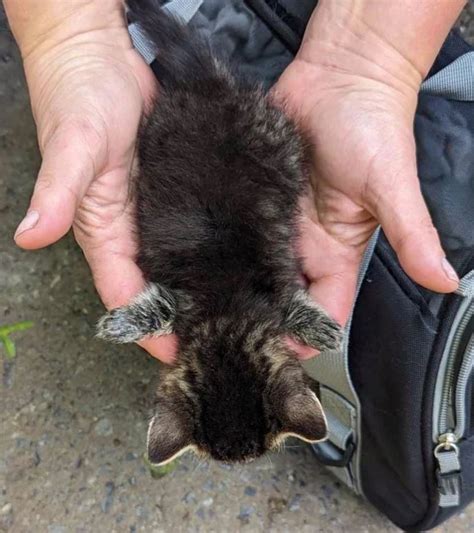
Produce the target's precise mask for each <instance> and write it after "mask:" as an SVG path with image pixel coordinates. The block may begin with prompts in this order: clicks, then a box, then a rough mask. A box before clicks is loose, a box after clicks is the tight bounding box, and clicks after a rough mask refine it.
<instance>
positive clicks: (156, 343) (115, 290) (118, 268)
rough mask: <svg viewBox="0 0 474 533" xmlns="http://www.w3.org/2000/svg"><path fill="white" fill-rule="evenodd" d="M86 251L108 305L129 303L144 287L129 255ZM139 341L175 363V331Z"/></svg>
mask: <svg viewBox="0 0 474 533" xmlns="http://www.w3.org/2000/svg"><path fill="white" fill-rule="evenodd" d="M85 253H86V257H87V260H88V263H89V265H90V267H91V270H92V274H93V277H94V282H95V286H96V288H97V291H98V293H99V296H100V298H101V300H102V301H103V302H104V305H105V306H106V307H107V309H113V308H115V307H120V306H121V305H126V304H128V303H129V302H130V300H132V299H133V298H134V297H135V296H137V294H139V293H140V292H141V291H142V290H143V289H144V288H145V281H144V279H143V276H142V273H141V270H140V269H139V268H138V266H137V265H136V264H135V263H134V262H133V261H132V259H131V258H130V256H128V255H126V254H125V255H124V254H123V253H121V252H117V251H113V250H107V248H97V249H96V250H94V251H93V252H92V253H87V247H86V250H85ZM138 345H139V346H141V347H142V348H144V349H145V350H146V351H147V352H148V353H150V355H152V356H153V357H156V358H157V359H160V360H161V361H162V362H164V363H172V362H173V361H174V360H175V357H176V353H177V350H178V340H177V337H176V335H164V336H162V337H151V336H150V337H147V338H146V339H143V340H142V341H140V342H139V343H138Z"/></svg>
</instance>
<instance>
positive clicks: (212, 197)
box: [98, 0, 341, 464]
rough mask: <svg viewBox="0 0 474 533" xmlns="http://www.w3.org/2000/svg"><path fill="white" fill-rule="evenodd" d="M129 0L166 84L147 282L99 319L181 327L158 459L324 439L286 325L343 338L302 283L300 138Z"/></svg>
mask: <svg viewBox="0 0 474 533" xmlns="http://www.w3.org/2000/svg"><path fill="white" fill-rule="evenodd" d="M160 4H161V2H156V1H153V0H131V1H129V2H128V6H129V8H130V12H131V15H132V17H133V18H134V20H135V21H136V22H138V23H139V25H140V26H141V28H142V29H143V30H144V31H145V32H146V34H147V36H148V37H149V39H150V41H151V42H153V43H154V44H155V45H156V47H157V50H158V58H157V68H158V72H159V77H160V90H159V95H158V98H157V99H156V102H155V104H154V107H153V110H152V112H151V114H150V115H149V117H148V119H147V122H146V125H144V127H143V129H142V131H141V133H140V138H139V163H140V170H139V176H138V178H137V180H136V184H135V187H136V223H137V227H138V238H139V254H138V258H137V260H138V264H139V266H140V267H141V269H142V270H143V272H144V274H145V276H146V278H147V280H148V282H149V285H148V288H147V290H146V291H145V292H144V293H143V294H141V295H140V296H138V297H137V298H136V299H135V300H134V301H133V302H132V303H131V304H130V305H128V306H125V307H121V308H118V309H114V310H112V311H111V312H110V313H108V314H106V315H105V316H104V317H103V318H102V319H101V321H100V322H99V325H98V335H99V336H100V337H102V338H103V339H106V340H109V341H112V342H119V343H127V342H134V341H137V340H139V339H141V338H142V337H144V336H145V335H149V334H152V335H165V334H169V333H172V332H173V333H175V334H176V335H177V337H178V339H179V353H178V356H177V362H176V363H175V364H174V366H170V367H169V368H167V369H166V370H165V371H164V373H163V375H162V376H161V381H160V384H159V387H158V390H157V393H156V403H155V410H154V416H153V419H152V421H151V423H150V427H149V431H148V454H149V459H150V461H151V462H152V463H155V464H164V463H166V462H169V461H171V460H172V459H174V458H175V457H177V456H178V455H180V454H181V453H183V452H184V451H185V450H188V449H194V450H195V451H197V452H198V453H200V454H205V455H207V456H210V457H212V458H214V459H217V460H222V461H228V462H230V461H245V460H249V459H252V458H254V457H257V456H259V455H261V454H263V453H264V452H265V451H267V450H269V449H272V448H274V447H276V446H277V445H278V444H279V443H280V442H281V441H282V440H283V439H284V438H286V437H287V436H289V435H294V436H297V437H299V438H300V439H303V440H305V441H308V442H316V441H319V440H322V439H324V438H325V437H326V434H327V427H326V421H325V417H324V414H323V412H322V409H321V405H320V403H319V401H318V399H317V397H316V395H315V394H314V392H313V391H312V390H311V388H310V383H309V378H308V377H307V376H306V375H305V373H304V371H303V369H302V367H301V366H300V364H299V362H298V361H297V360H296V358H295V357H294V354H293V353H292V352H291V350H290V349H289V348H288V346H287V344H286V342H285V337H291V338H293V339H294V340H296V341H298V342H300V343H303V344H305V345H308V346H312V347H315V348H318V349H319V350H327V349H334V348H336V347H337V346H338V345H339V342H340V337H341V333H340V328H339V326H338V325H337V324H336V323H335V322H334V321H333V320H332V319H331V318H329V316H328V315H327V314H326V313H325V312H324V311H323V310H322V309H321V308H320V307H319V306H318V305H317V304H316V303H315V302H313V301H312V300H311V299H310V298H309V296H308V295H307V294H306V292H305V290H304V288H303V287H302V286H301V285H300V284H299V281H298V280H299V278H300V272H301V268H300V264H299V261H298V258H297V257H296V256H295V252H294V241H295V239H296V237H297V222H298V215H299V212H298V202H299V200H300V198H301V196H302V195H304V194H305V192H306V190H307V187H308V186H309V182H308V176H307V172H306V170H305V169H306V168H307V161H306V158H305V150H304V143H303V140H302V138H301V136H300V135H299V133H298V131H297V130H296V128H295V126H294V125H293V124H292V122H291V121H290V120H289V119H288V118H287V117H286V116H285V115H284V114H283V112H282V111H281V110H279V109H278V108H277V107H275V106H274V105H273V104H272V103H271V102H270V101H269V99H268V98H267V97H266V96H265V94H264V92H263V91H262V89H261V88H260V87H258V86H255V85H252V84H249V83H246V82H244V81H242V80H241V79H239V78H238V77H237V76H235V75H233V74H232V73H231V70H230V67H229V66H228V65H227V64H226V63H225V62H223V61H221V60H219V59H217V58H216V57H215V56H214V55H213V53H212V52H211V50H210V48H209V46H208V45H207V44H206V43H205V42H203V40H201V39H200V37H199V36H198V35H196V34H194V33H193V32H192V30H191V29H189V28H188V27H186V26H185V25H183V24H181V23H180V22H179V21H177V20H176V19H173V18H171V17H170V16H168V15H166V14H165V12H164V11H162V10H161V9H160Z"/></svg>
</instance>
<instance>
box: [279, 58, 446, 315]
mask: <svg viewBox="0 0 474 533" xmlns="http://www.w3.org/2000/svg"><path fill="white" fill-rule="evenodd" d="M316 86H317V85H316V83H315V81H314V80H313V79H312V78H311V72H310V73H308V66H307V65H306V64H302V63H300V62H299V61H298V60H296V61H294V62H293V63H292V64H291V65H290V66H289V67H288V69H287V70H286V71H285V73H284V74H283V75H282V77H281V78H280V80H279V82H278V84H277V86H276V88H275V98H276V99H277V100H283V101H285V104H286V107H287V109H288V110H289V112H290V113H292V114H293V115H294V116H295V117H296V118H297V120H298V121H299V122H300V124H301V125H302V126H303V128H304V130H305V131H306V132H307V133H308V135H309V140H310V142H311V144H312V145H313V147H314V148H313V156H314V166H313V176H312V185H313V187H312V192H311V197H308V198H306V199H305V200H304V207H303V218H302V225H301V229H302V231H301V238H300V243H299V249H300V252H301V254H302V255H303V257H304V262H303V263H304V265H303V266H304V269H305V274H306V276H307V277H308V279H309V281H310V291H311V293H312V295H313V296H314V298H315V299H316V300H318V301H319V302H320V303H321V304H322V305H323V306H324V307H325V308H326V309H327V310H328V311H329V312H330V313H331V314H332V315H333V316H334V317H335V318H336V319H337V320H339V321H340V322H341V323H344V322H345V321H346V320H347V318H348V315H349V312H350V309H351V306H352V302H353V297H354V291H355V286H356V280H357V274H358V268H359V264H360V261H361V258H362V255H363V253H364V250H365V248H366V246H367V243H368V240H369V239H370V236H371V235H372V233H373V231H374V229H375V228H376V226H377V224H378V223H381V224H382V227H383V229H384V231H385V232H386V234H387V236H388V238H389V240H390V241H391V243H392V245H393V246H394V248H395V249H396V251H397V253H398V256H399V258H400V261H401V263H402V265H403V266H404V268H405V270H406V271H407V272H408V273H409V274H410V275H411V276H412V277H413V278H414V279H415V280H416V281H418V282H419V283H422V284H424V285H426V286H428V287H430V288H433V289H436V290H449V288H447V287H446V281H445V280H443V279H442V280H441V282H440V280H439V279H435V278H436V276H435V275H434V271H435V268H436V271H437V274H438V277H439V269H440V263H441V261H440V259H439V256H440V255H441V254H442V250H441V248H440V245H439V240H438V237H437V235H436V232H435V231H434V228H433V227H432V225H431V221H430V217H429V214H428V211H427V209H426V206H425V205H424V202H423V199H422V197H421V193H420V189H419V182H418V178H417V171H416V157H415V144H414V137H413V132H412V124H413V117H414V111H415V106H416V93H415V92H413V93H410V92H407V94H405V95H400V94H399V93H398V92H397V91H395V90H394V89H393V88H392V87H390V86H388V85H385V84H383V83H380V82H376V81H374V80H370V79H367V80H363V79H360V78H358V79H356V80H355V81H354V80H353V79H351V77H350V76H347V75H345V74H340V73H327V74H326V75H325V78H324V82H323V88H322V89H321V90H320V91H318V90H315V89H314V88H315V87H316ZM414 228H417V229H418V230H419V232H420V233H419V234H418V236H417V238H416V239H413V236H414V234H415V232H414V231H413V229H414ZM423 233H424V234H425V235H424V234H423ZM425 250H426V257H428V256H431V257H430V260H432V264H429V263H428V261H427V260H426V259H425V264H423V263H422V262H421V261H420V253H423V251H425ZM433 252H434V253H433ZM436 255H437V256H438V257H436ZM433 257H434V259H433ZM441 257H442V255H441ZM434 261H436V265H434ZM451 285H453V284H452V283H451ZM453 288H454V287H453ZM451 290H452V288H451Z"/></svg>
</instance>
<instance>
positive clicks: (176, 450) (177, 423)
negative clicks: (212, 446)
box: [147, 405, 194, 466]
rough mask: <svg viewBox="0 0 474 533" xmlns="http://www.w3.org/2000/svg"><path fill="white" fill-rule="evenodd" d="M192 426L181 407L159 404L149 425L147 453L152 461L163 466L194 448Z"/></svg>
mask: <svg viewBox="0 0 474 533" xmlns="http://www.w3.org/2000/svg"><path fill="white" fill-rule="evenodd" d="M193 448H194V445H193V441H192V428H191V427H190V424H188V423H187V421H186V419H185V417H184V416H183V413H182V412H179V409H178V408H176V409H174V408H172V407H170V406H167V405H163V406H159V407H158V409H157V412H156V414H155V416H154V417H153V418H152V420H151V422H150V425H149V426H148V437H147V453H148V460H149V461H150V463H152V464H154V465H157V466H162V465H165V464H166V463H170V462H171V461H173V460H174V459H176V458H177V457H179V456H180V455H181V454H183V453H184V452H186V451H187V450H190V449H193Z"/></svg>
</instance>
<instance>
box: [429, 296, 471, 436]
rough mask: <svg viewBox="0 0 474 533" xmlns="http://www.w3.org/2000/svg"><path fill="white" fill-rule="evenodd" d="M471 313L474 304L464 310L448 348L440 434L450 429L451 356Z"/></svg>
mask: <svg viewBox="0 0 474 533" xmlns="http://www.w3.org/2000/svg"><path fill="white" fill-rule="evenodd" d="M473 314H474V306H473V305H470V306H469V307H468V308H467V309H466V311H465V312H464V316H463V317H462V318H461V320H460V321H459V324H458V327H457V328H456V332H455V334H454V336H453V341H452V344H451V348H450V350H449V358H448V364H447V368H446V373H445V377H444V385H443V393H442V395H441V408H440V412H439V428H438V429H439V434H441V435H442V434H443V433H446V432H447V431H448V429H450V428H448V410H449V405H450V398H451V396H452V392H453V387H454V383H453V382H454V371H455V363H456V361H455V357H453V356H454V354H456V351H457V349H458V345H459V342H460V340H461V337H462V334H463V333H464V329H465V327H466V325H467V323H468V322H469V320H470V319H471V317H472V315H473ZM459 401H460V400H459ZM457 407H458V398H456V408H457ZM463 411H464V408H462V410H461V412H463ZM457 412H459V411H457ZM456 425H458V421H457V420H456Z"/></svg>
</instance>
